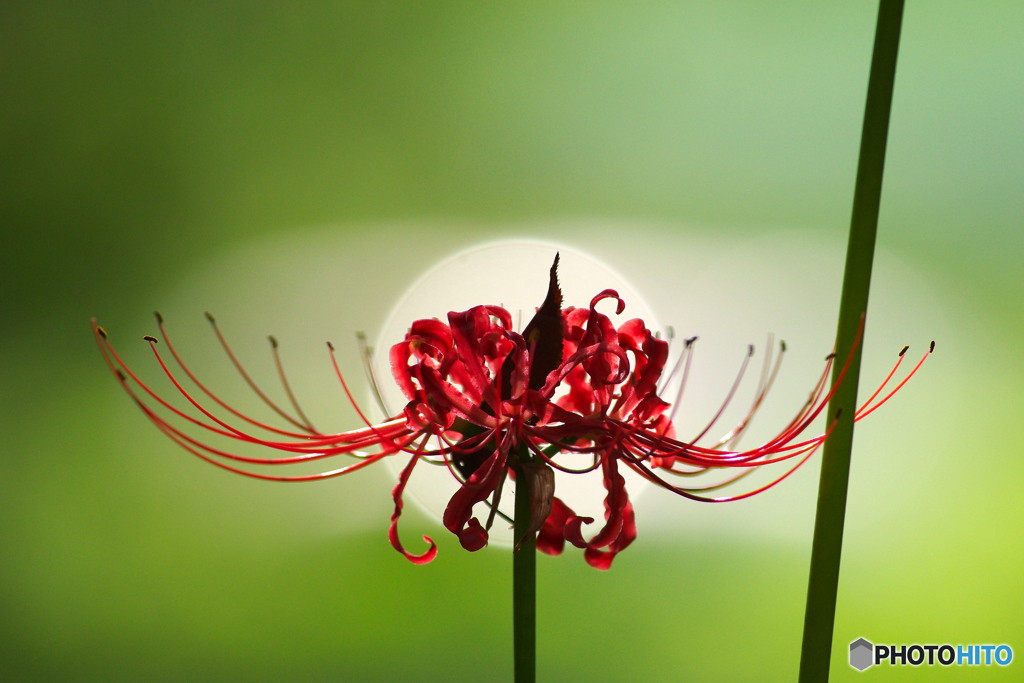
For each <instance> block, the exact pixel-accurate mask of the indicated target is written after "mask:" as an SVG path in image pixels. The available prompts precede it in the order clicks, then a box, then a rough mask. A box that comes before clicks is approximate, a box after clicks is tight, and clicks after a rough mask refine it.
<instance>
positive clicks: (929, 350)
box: [928, 341, 935, 353]
mask: <svg viewBox="0 0 1024 683" xmlns="http://www.w3.org/2000/svg"><path fill="white" fill-rule="evenodd" d="M934 350H935V342H934V341H933V342H932V343H931V345H930V346H929V347H928V353H931V352H932V351H934Z"/></svg>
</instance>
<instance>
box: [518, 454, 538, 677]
mask: <svg viewBox="0 0 1024 683" xmlns="http://www.w3.org/2000/svg"><path fill="white" fill-rule="evenodd" d="M516 474H517V476H516V512H515V523H514V525H513V532H512V537H513V538H518V537H519V534H520V533H521V532H522V531H521V530H525V529H529V528H530V488H529V483H528V482H529V477H527V476H526V475H525V474H524V473H523V471H522V470H520V471H519V472H517V473H516ZM512 619H513V627H512V638H513V643H514V648H515V680H516V683H533V682H534V681H535V680H536V676H537V535H536V534H535V533H533V534H530V535H529V537H528V538H524V539H523V540H522V542H521V544H520V546H519V549H518V550H516V551H515V552H513V553H512Z"/></svg>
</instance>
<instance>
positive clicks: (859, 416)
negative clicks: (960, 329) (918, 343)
mask: <svg viewBox="0 0 1024 683" xmlns="http://www.w3.org/2000/svg"><path fill="white" fill-rule="evenodd" d="M934 350H935V342H932V343H931V345H930V346H929V347H928V352H927V353H925V354H924V356H922V357H921V360H919V361H917V365H915V366H914V369H913V370H911V371H910V373H909V374H908V375H907V376H906V377H904V378H903V381H902V382H900V383H899V384H898V385H896V388H895V389H893V390H892V391H890V392H889V393H888V394H886V395H885V398H883V399H882V400H881V401H879V402H878V403H876V404H875V405H873V406H871V409H870V410H864V408H866V407H867V403H865V404H864V405H862V406H861V407H860V410H859V411H857V415H856V416H855V418H854V419H855V420H860V419H862V418H865V417H867V416H868V415H870V414H871V413H873V412H875V411H876V410H878V408H880V407H881V406H882V404H883V403H885V402H886V401H888V400H889V399H890V398H892V396H893V394H895V393H896V392H897V391H899V390H900V389H902V388H903V385H904V384H906V383H907V382H908V381H910V378H911V377H913V376H914V373H916V372H917V370H918V368H920V367H921V366H922V365H923V364H924V361H925V359H926V358H928V356H930V355H932V351H934ZM901 359H902V356H901ZM898 365H899V362H897V366H898ZM893 372H895V369H893ZM888 381H889V380H888V379H886V382H888ZM882 386H885V384H884V383H883V385H882ZM879 391H881V387H880V388H879ZM875 395H876V396H877V395H878V392H875ZM871 398H874V396H872V397H871Z"/></svg>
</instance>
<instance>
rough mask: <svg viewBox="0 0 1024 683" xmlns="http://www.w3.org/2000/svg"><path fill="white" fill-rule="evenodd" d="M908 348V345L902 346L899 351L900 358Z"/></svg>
mask: <svg viewBox="0 0 1024 683" xmlns="http://www.w3.org/2000/svg"><path fill="white" fill-rule="evenodd" d="M909 348H910V346H909V345H908V346H904V347H903V349H902V350H901V351H900V358H903V354H905V353H906V352H907V349H909Z"/></svg>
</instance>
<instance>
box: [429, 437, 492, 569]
mask: <svg viewBox="0 0 1024 683" xmlns="http://www.w3.org/2000/svg"><path fill="white" fill-rule="evenodd" d="M507 455H508V454H507V453H505V452H503V449H502V448H498V449H496V450H495V451H494V453H493V454H492V455H491V456H490V457H489V458H487V460H485V461H484V463H483V464H482V465H481V466H480V467H479V468H478V469H477V470H476V471H475V472H474V473H473V475H472V476H471V477H470V478H469V479H467V480H466V483H464V484H463V485H462V486H461V487H460V488H459V490H458V491H456V492H455V495H453V496H452V497H451V500H449V501H448V507H446V508H445V510H444V516H443V517H442V519H441V521H442V522H443V523H444V526H445V528H446V529H448V531H450V532H452V533H453V534H455V535H456V536H458V537H459V543H461V544H462V547H463V548H465V549H466V550H470V551H473V550H479V549H480V548H482V547H484V546H485V545H487V530H486V529H484V528H483V527H482V526H481V525H480V522H479V521H478V520H477V519H476V517H473V506H474V505H476V504H477V503H479V502H480V501H482V500H485V499H486V498H487V497H488V496H490V495H491V494H492V493H494V490H495V489H496V488H497V487H498V482H499V481H501V475H502V473H503V472H504V471H505V460H506V458H507Z"/></svg>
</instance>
